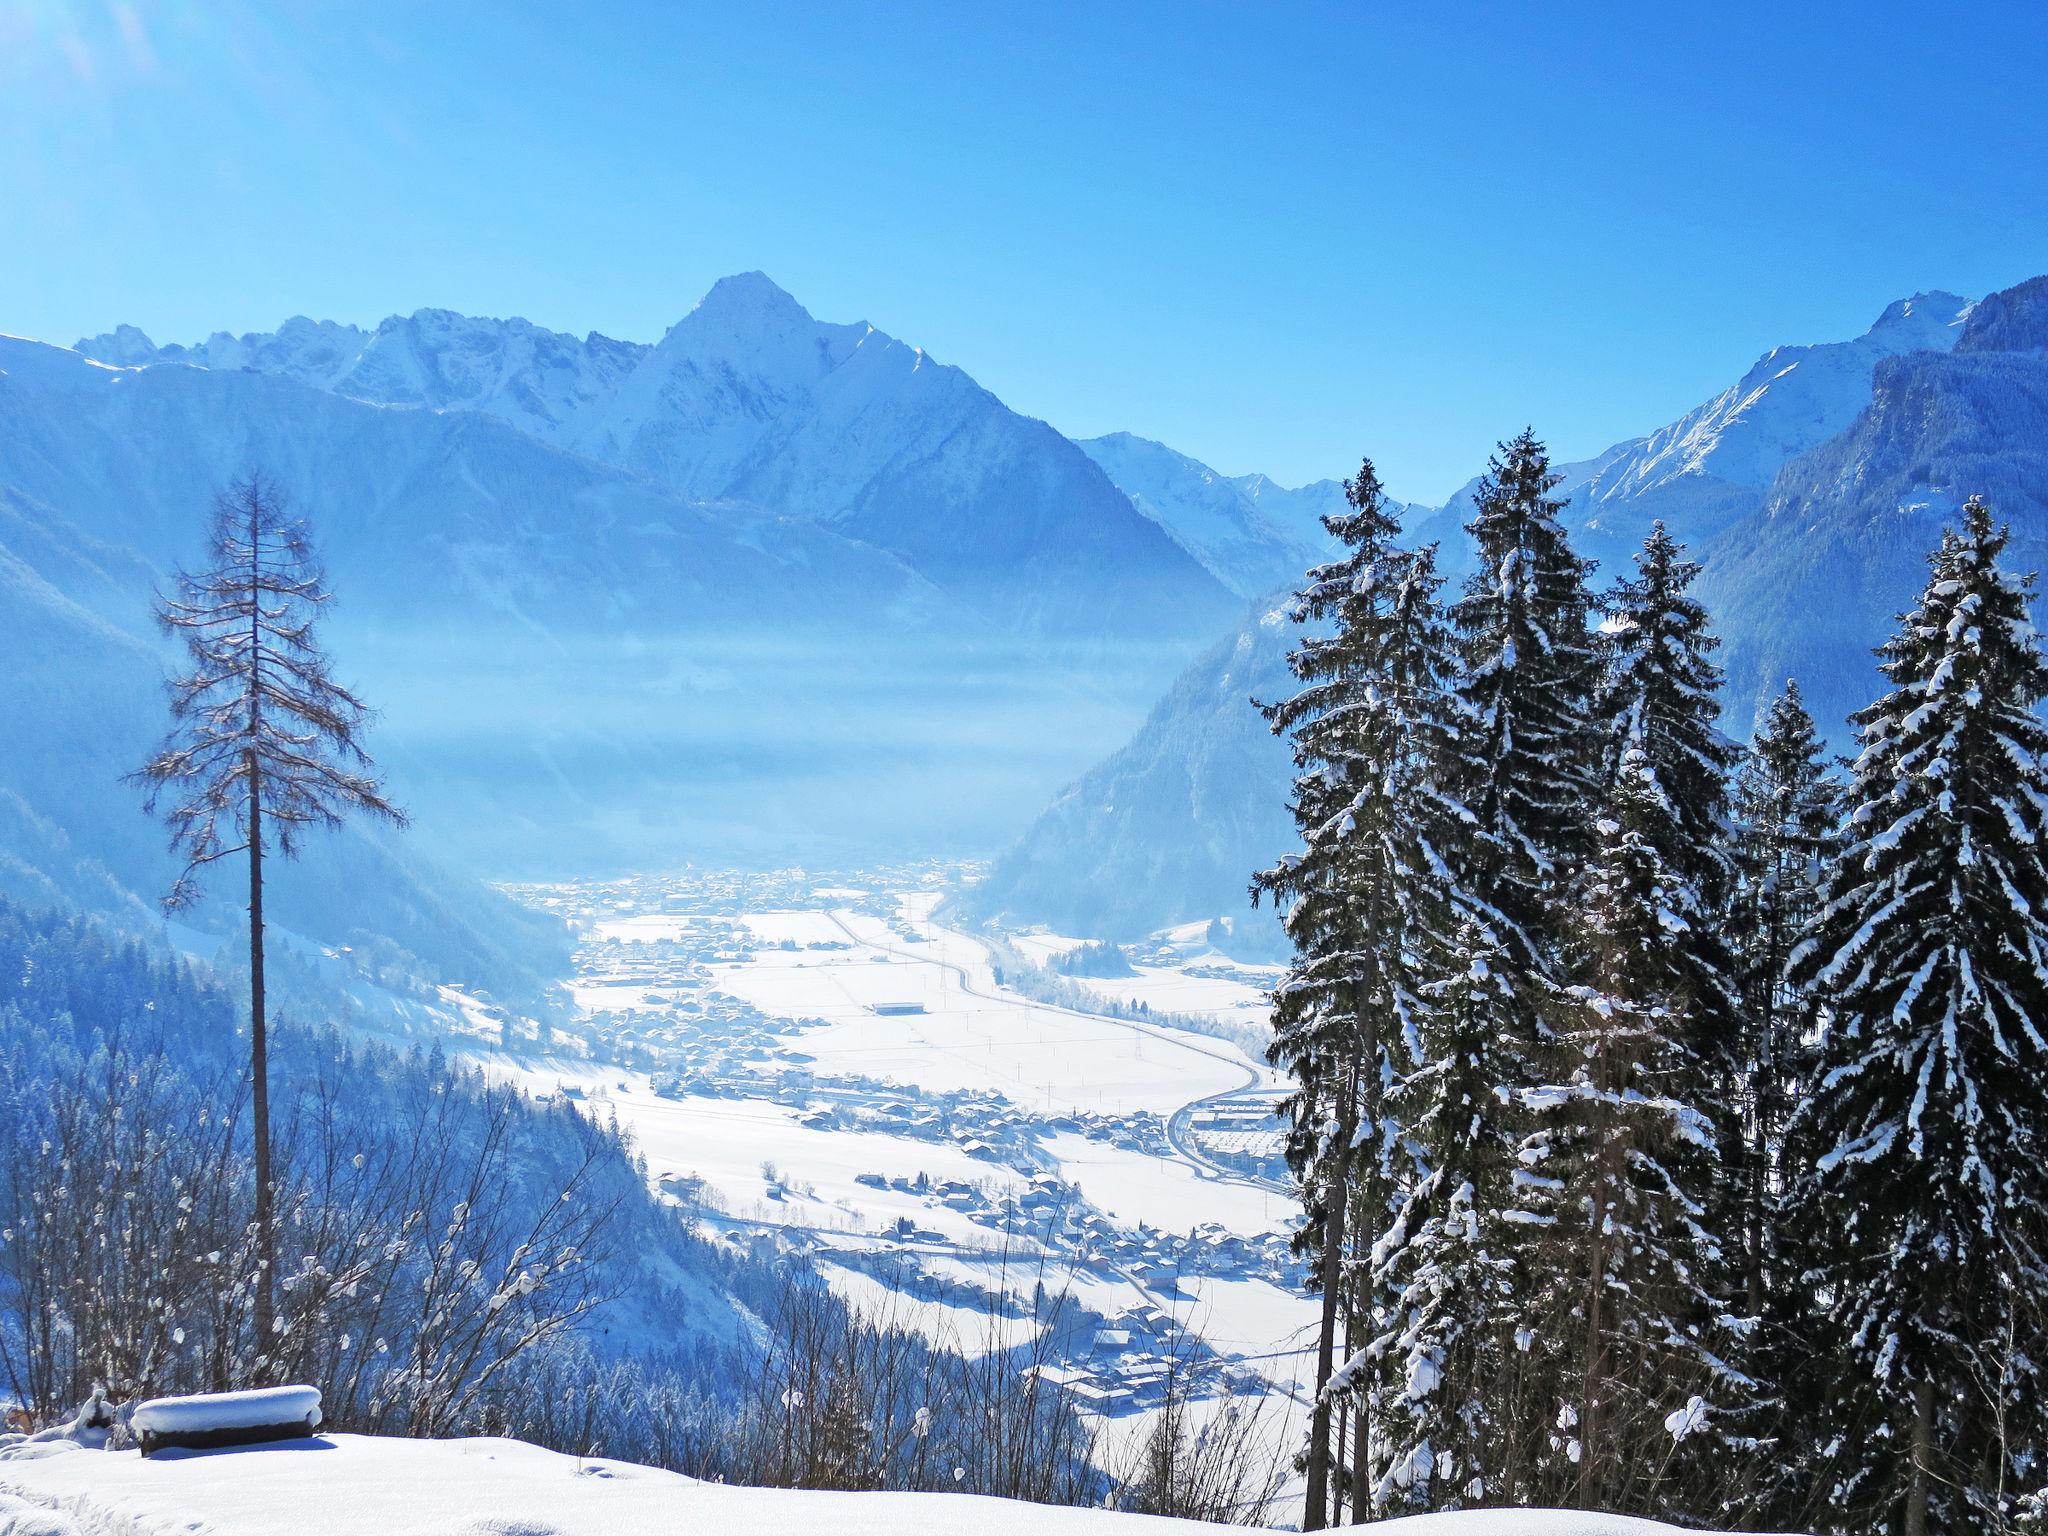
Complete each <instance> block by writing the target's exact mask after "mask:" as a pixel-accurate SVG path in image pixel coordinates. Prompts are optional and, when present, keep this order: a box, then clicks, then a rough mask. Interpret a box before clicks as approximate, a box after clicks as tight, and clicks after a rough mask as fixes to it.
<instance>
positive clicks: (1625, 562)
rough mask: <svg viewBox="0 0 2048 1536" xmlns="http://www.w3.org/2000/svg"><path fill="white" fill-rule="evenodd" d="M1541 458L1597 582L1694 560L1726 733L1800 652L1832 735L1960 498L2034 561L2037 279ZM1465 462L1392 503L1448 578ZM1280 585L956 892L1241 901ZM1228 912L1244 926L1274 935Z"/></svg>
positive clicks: (2040, 453) (1166, 919) (2046, 307)
mask: <svg viewBox="0 0 2048 1536" xmlns="http://www.w3.org/2000/svg"><path fill="white" fill-rule="evenodd" d="M1537 426H1538V429H1539V431H1540V429H1541V423H1540V422H1538V423H1537ZM1558 469H1559V471H1560V473H1561V474H1562V475H1563V477H1564V478H1563V482H1562V484H1561V486H1560V488H1559V491H1558V494H1559V495H1561V496H1564V497H1566V498H1567V499H1568V500H1567V507H1566V511H1565V514H1564V516H1565V520H1566V522H1567V525H1568V526H1569V527H1570V529H1571V533H1572V537H1573V540H1574V543H1575V545H1576V546H1577V547H1578V548H1579V549H1580V550H1581V551H1582V552H1584V553H1587V554H1591V555H1593V556H1594V557H1596V558H1597V559H1598V560H1599V561H1600V562H1601V566H1602V573H1601V575H1600V576H1599V577H1598V578H1596V579H1598V580H1602V581H1605V580H1610V579H1612V578H1613V577H1614V576H1616V575H1618V574H1625V573H1627V572H1628V571H1629V570H1631V569H1632V568H1633V567H1632V564H1631V556H1632V554H1633V551H1634V549H1635V548H1636V547H1637V546H1638V545H1639V544H1640V542H1641V540H1642V538H1643V536H1644V535H1645V534H1646V533H1647V532H1648V530H1649V527H1650V524H1651V523H1652V522H1654V521H1656V520H1658V519H1662V520H1664V521H1665V522H1666V523H1667V524H1668V525H1669V527H1670V528H1671V529H1672V531H1673V532H1674V533H1675V534H1676V535H1677V536H1678V537H1679V538H1681V539H1683V540H1685V541H1686V542H1687V543H1688V544H1689V545H1690V546H1691V548H1692V550H1693V552H1694V553H1695V554H1696V555H1697V556H1698V557H1699V558H1701V559H1702V560H1703V561H1704V562H1705V566H1706V571H1705V574H1704V576H1703V578H1702V581H1701V592H1702V595H1703V596H1704V597H1705V599H1706V600H1707V601H1708V602H1709V603H1710V604H1711V605H1712V608H1713V610H1714V614H1715V619H1716V624H1717V627H1718V629H1719V631H1720V633H1721V634H1722V635H1723V637H1724V639H1725V641H1726V645H1725V649H1724V651H1723V652H1722V658H1721V659H1722V660H1723V661H1724V662H1725V664H1726V666H1727V670H1728V674H1729V683H1728V689H1727V694H1726V699H1727V704H1728V709H1727V714H1726V716H1725V725H1726V728H1727V729H1728V730H1729V732H1730V734H1732V735H1735V736H1737V737H1743V736H1746V735H1747V734H1748V731H1749V728H1750V725H1751V723H1752V721H1753V720H1754V718H1755V715H1756V713H1757V711H1758V709H1759V708H1760V707H1761V706H1762V705H1763V704H1764V703H1766V702H1768V700H1769V699H1770V698H1771V697H1773V696H1775V694H1776V693H1777V692H1778V691H1779V690H1780V689H1781V688H1782V687H1783V685H1784V681H1785V679H1786V678H1787V677H1789V676H1795V675H1796V676H1797V677H1798V678H1799V680H1800V683H1801V685H1802V687H1803V688H1804V690H1805V692H1806V695H1807V700H1808V703H1809V705H1810V706H1812V707H1813V709H1814V710H1815V713H1816V715H1817V716H1818V717H1819V718H1820V719H1821V721H1822V722H1823V725H1824V726H1825V727H1826V728H1829V729H1831V730H1832V731H1833V733H1834V735H1835V737H1836V739H1837V740H1838V741H1844V742H1845V741H1846V734H1845V729H1846V728H1845V726H1844V725H1843V721H1844V719H1845V717H1846V716H1847V714H1848V713H1849V712H1850V711H1851V710H1853V709H1855V708H1858V707H1860V706H1861V705H1862V704H1864V703H1866V702H1868V700H1869V699H1870V698H1872V697H1873V696H1874V695H1875V693H1876V691H1877V689H1878V687H1879V685H1880V679H1879V678H1878V676H1877V673H1876V671H1875V670H1874V664H1873V659H1872V657H1871V654H1870V652H1871V648H1872V647H1873V646H1875V645H1876V644H1877V643H1878V642H1879V641H1881V640H1882V639H1883V638H1884V636H1885V634H1886V633H1887V632H1888V631H1889V628H1890V623H1891V618H1892V615H1893V614H1894V613H1895V612H1897V611H1899V610H1900V609H1901V608H1903V607H1905V606H1906V605H1907V604H1908V603H1909V601H1910V600H1911V598H1912V596H1913V594H1914V592H1915V591H1917V589H1918V587H1919V584H1920V582H1921V580H1922V579H1923V577H1924V564H1923V557H1924V556H1925V554H1926V553H1927V551H1929V550H1930V549H1931V548H1932V547H1933V546H1934V544H1935V542H1936V540H1937V538H1938V534H1939V529H1940V526H1941V523H1942V521H1943V519H1944V518H1946V517H1948V516H1950V515H1952V514H1953V512H1954V510H1955V509H1956V508H1957V507H1958V506H1959V505H1960V504H1961V502H1962V501H1963V500H1964V499H1965V498H1966V497H1967V496H1969V495H1970V494H1972V493H1973V492H1981V493H1982V494H1983V495H1985V496H1986V497H1987V499H1989V500H1990V502H1991V504H1992V506H1993V508H1994V510H1995V511H1996V512H1997V513H1998V515H1999V516H2000V517H2002V518H2004V519H2007V520H2009V521H2010V522H2011V523H2012V524H2013V527H2014V535H2015V536H2014V541H2013V546H2012V559H2013V560H2014V561H2015V562H2016V563H2017V564H2018V565H2019V566H2020V567H2021V568H2023V569H2039V568H2041V567H2042V566H2043V565H2044V564H2048V278H2036V279H2034V280H2032V281H2030V282H2027V283H2023V284H2021V285H2019V286H2018V287H2015V288H2012V289H2009V290H2006V291H2005V292H2002V293H1997V294H1993V295H1991V296H1990V297H1988V298H1986V299H1983V300H1982V301H1980V302H1978V303H1976V304H1974V305H1973V304H1970V303H1967V302H1966V301H1964V300H1962V299H1960V298H1957V297H1956V296H1955V295H1953V294H1946V293H1925V294H1918V295H1915V296H1914V297H1913V298H1910V299H1904V300H1901V301H1899V302H1898V303H1895V304H1892V305H1890V306H1889V307H1888V308H1886V310H1885V311H1884V313H1883V314H1882V315H1880V316H1879V317H1878V320H1877V322H1876V324H1875V325H1873V326H1872V327H1871V329H1870V330H1869V331H1868V332H1866V333H1865V334H1864V335H1862V336H1860V337H1858V338H1856V339H1854V340H1852V341H1846V342H1834V343H1822V344H1819V345H1815V346H1804V347H1780V348H1777V349H1776V350H1774V351H1772V352H1771V353H1769V354H1767V355H1766V356H1765V357H1763V358H1761V359H1759V360H1758V361H1757V363H1756V365H1755V366H1754V367H1752V368H1751V369H1750V370H1749V372H1748V373H1746V374H1745V375H1744V376H1743V378H1742V379H1741V380H1740V381H1738V382H1737V383H1736V384H1733V385H1731V386H1730V387H1729V388H1728V389H1726V390H1724V391H1722V392H1721V393H1720V394H1718V395H1716V396H1715V397H1714V398H1713V399H1711V400H1708V401H1705V402H1702V403H1701V404H1700V405H1699V406H1698V407H1697V408H1695V409H1694V410H1692V411H1689V412H1687V413H1686V414H1685V415H1684V416H1683V417H1681V418H1679V420H1677V421H1675V422H1673V423H1671V424H1669V425H1668V426H1665V427H1663V428H1660V429H1659V430H1657V431H1655V432H1651V433H1649V434H1646V435H1645V436H1642V437H1638V438H1631V439H1629V440H1628V441H1626V442H1622V443H1617V444H1615V445H1614V446H1613V447H1612V448H1610V449H1608V450H1607V451H1606V452H1605V453H1602V454H1600V455H1598V456H1596V457H1595V458H1593V459H1589V460H1585V461H1582V462H1578V463H1570V464H1562V465H1559V466H1558ZM1476 485H1477V481H1476V480H1475V481H1474V482H1473V483H1472V484H1471V485H1468V486H1466V487H1465V488H1463V489H1462V490H1461V491H1460V492H1459V493H1458V494H1457V495H1456V496H1454V497H1453V498H1452V499H1451V501H1450V502H1448V503H1447V504H1446V505H1445V506H1443V507H1442V508H1438V509H1435V510H1434V511H1417V510H1416V509H1413V508H1410V509H1409V511H1408V516H1407V519H1406V523H1407V529H1408V535H1409V537H1410V538H1411V539H1412V540H1414V541H1416V542H1422V541H1426V540H1436V541H1439V543H1440V544H1441V548H1442V557H1441V563H1442V565H1443V567H1444V568H1445V569H1446V571H1447V572H1449V573H1450V575H1451V577H1452V584H1453V590H1454V589H1455V584H1456V583H1457V582H1458V581H1459V580H1460V579H1462V574H1463V573H1464V572H1466V571H1468V570H1469V569H1470V563H1471V561H1470V548H1469V544H1468V542H1467V540H1466V538H1465V536H1464V533H1463V524H1464V523H1465V521H1466V520H1467V519H1468V518H1469V517H1470V516H1471V499H1472V492H1473V489H1474V487H1475V486H1476ZM1287 585H1289V584H1284V583H1283V584H1282V585H1281V586H1280V587H1279V588H1278V589H1276V590H1275V591H1274V592H1272V593H1270V594H1268V595H1267V596H1265V597H1263V598H1262V599H1260V600H1259V601H1258V602H1256V603H1255V604H1254V606H1253V610H1252V613H1251V615H1250V616H1249V617H1248V618H1247V619H1246V620H1245V621H1244V623H1243V624H1242V625H1241V627H1240V628H1239V630H1238V631H1237V633H1236V634H1235V635H1234V636H1233V637H1231V638H1230V639H1228V640H1226V641H1225V642H1224V643H1223V644H1221V645H1219V646H1217V647H1215V648H1213V649H1212V650H1210V651H1208V652H1207V653H1205V654H1204V655H1203V656H1202V657H1200V658H1199V659H1197V660H1196V661H1195V662H1194V663H1193V664H1192V665H1191V666H1190V667H1189V669H1188V671H1187V672H1186V673H1185V674H1183V676H1182V677H1181V678H1180V679H1179V680H1177V681H1176V682H1175V683H1174V684H1173V686H1172V687H1171V688H1170V689H1169V691H1168V692H1167V694H1166V696H1165V697H1164V698H1163V699H1162V700H1161V701H1160V703H1159V704H1158V705H1157V707H1156V708H1155V709H1154V711H1153V712H1152V714H1151V716H1150V717H1149V718H1148V719H1147V720H1146V721H1145V723H1144V724H1143V725H1142V726H1141V727H1140V729H1139V731H1138V733H1137V734H1136V735H1135V736H1134V737H1133V738H1132V739H1131V740H1130V741H1129V742H1128V743H1127V744H1125V745H1124V746H1123V747H1121V748H1119V749H1118V750H1117V751H1116V752H1114V753H1112V754H1111V755H1110V756H1108V757H1107V758H1105V759H1104V760H1103V761H1102V762H1100V763H1099V764H1097V765H1096V766H1095V767H1093V768H1091V769H1090V770H1089V771H1088V772H1087V773H1085V774H1084V775H1082V776H1081V777H1080V778H1079V779H1077V780H1076V781H1075V782H1074V783H1073V784H1072V785H1071V786H1069V787H1068V788H1067V789H1065V790H1063V791H1061V792H1060V794H1059V795H1057V796H1055V797H1054V799H1053V801H1052V802H1051V804H1050V805H1049V806H1048V807H1047V809H1046V810H1045V811H1044V812H1043V813H1042V814H1041V815H1040V817H1039V818H1038V819H1037V821H1036V822H1034V823H1033V824H1032V825H1031V827H1030V828H1029V829H1028V830H1027V831H1026V832H1025V834H1024V835H1023V837H1022V838H1021V839H1020V840H1019V841H1018V842H1017V843H1016V844H1015V845H1014V846H1013V847H1012V848H1011V850H1010V851H1009V852H1007V853H1006V854H1005V855H1004V856H1003V857H1002V858H1001V859H1000V860H999V861H998V862H997V864H996V865H995V868H994V871H993V873H992V876H991V878H990V879H989V880H988V881H987V882H986V883H985V885H983V886H982V887H980V888H979V889H978V890H977V891H975V892H974V893H972V894H971V895H970V897H969V898H967V900H966V902H965V903H964V904H963V905H964V908H965V909H966V910H968V911H970V912H972V913H977V914H981V915H997V914H1000V915H1002V916H1004V917H1006V918H1007V919H1009V920H1011V921H1014V922H1024V923H1032V922H1040V923H1045V924H1048V925H1050V926H1051V927H1053V928H1055V929H1056V930H1058V931H1061V932H1070V933H1074V934H1079V935H1087V936H1103V937H1110V938H1119V939H1122V938H1131V937H1135V936H1138V935H1140V934H1142V933H1145V932H1147V931H1150V930H1152V929H1155V928H1159V927H1164V926H1167V925H1169V924H1177V923H1185V922H1188V921H1191V920H1196V919H1201V918H1209V917H1214V916H1217V915H1240V914H1243V913H1244V910H1245V886H1246V881H1247V879H1248V877H1249V875H1250V873H1251V872H1252V871H1253V870H1255V869H1258V868H1261V867H1264V866H1266V865H1268V864H1270V863H1271V862H1272V861H1273V860H1274V859H1275V858H1277V857H1278V856H1279V855H1280V854H1281V853H1282V852H1284V851H1285V850H1286V849H1287V848H1288V847H1289V846H1290V843H1291V840H1292V838H1293V829H1292V825H1291V823H1290V821H1289V819H1288V817H1287V815H1286V811H1285V802H1286V798H1287V784H1288V778H1289V774H1290V766H1289V760H1288V755H1287V752H1286V750H1285V747H1284V744H1283V743H1281V742H1279V741H1276V740H1274V739H1273V738H1272V737H1271V736H1270V735H1268V734H1267V733H1266V731H1265V729H1264V727H1263V725H1262V723H1261V722H1260V721H1259V719H1258V717H1257V715H1256V714H1255V713H1254V712H1253V710H1252V709H1251V708H1250V705H1249V703H1248V702H1247V700H1248V697H1249V696H1250V695H1252V694H1257V695H1258V696H1260V697H1262V698H1270V697H1274V696H1277V695H1279V694H1280V693H1282V692H1283V691H1285V690H1286V689H1287V688H1288V687H1289V678H1288V674H1287V672H1286V668H1285V655H1286V652H1287V650H1288V649H1289V648H1290V647H1291V645H1292V644H1293V642H1294V639H1295V632H1294V629H1293V627H1292V626H1291V625H1290V624H1288V623H1286V622H1285V621H1284V619H1283V617H1282V614H1283V613H1284V610H1285V607H1286V587H1287ZM1240 926H1241V928H1242V930H1243V932H1244V933H1245V934H1246V935H1247V936H1248V937H1249V942H1250V947H1252V948H1254V949H1256V948H1258V947H1260V946H1261V945H1264V946H1266V947H1269V948H1270V946H1271V945H1272V943H1273V942H1274V940H1275V939H1276V937H1277V935H1276V934H1275V932H1274V930H1273V928H1272V926H1271V925H1270V923H1262V922H1261V921H1259V920H1257V919H1253V918H1243V917H1241V918H1240Z"/></svg>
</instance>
